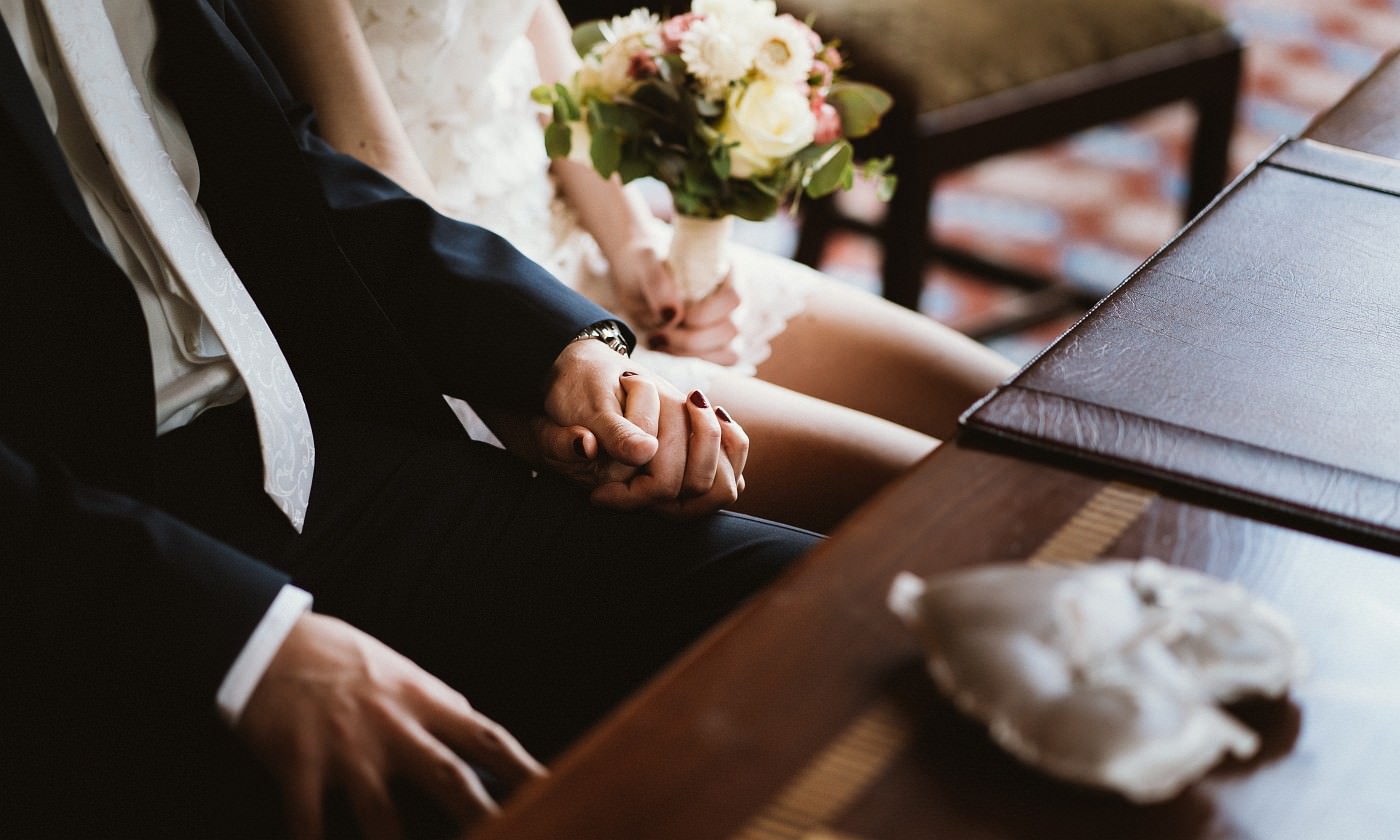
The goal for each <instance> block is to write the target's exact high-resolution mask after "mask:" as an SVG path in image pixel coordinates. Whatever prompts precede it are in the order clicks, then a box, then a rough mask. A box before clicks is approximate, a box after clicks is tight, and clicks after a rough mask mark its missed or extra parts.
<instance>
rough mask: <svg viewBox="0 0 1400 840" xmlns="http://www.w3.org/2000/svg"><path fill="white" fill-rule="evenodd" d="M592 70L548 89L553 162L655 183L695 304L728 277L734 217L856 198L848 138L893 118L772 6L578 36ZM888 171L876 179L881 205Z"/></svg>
mask: <svg viewBox="0 0 1400 840" xmlns="http://www.w3.org/2000/svg"><path fill="white" fill-rule="evenodd" d="M574 45H575V47H576V48H577V49H578V51H579V54H580V56H581V57H582V59H583V64H582V66H581V67H580V68H579V70H578V72H577V73H575V74H574V76H573V78H572V79H571V80H570V81H569V83H568V84H555V85H553V86H548V85H542V86H540V87H538V88H536V89H535V90H534V92H533V96H534V99H535V101H536V102H539V103H540V104H542V105H546V106H549V107H550V108H551V109H552V112H553V118H552V119H551V121H550V122H549V124H548V126H547V127H546V129H545V147H546V149H547V151H548V153H549V155H550V157H551V158H559V157H565V156H570V155H572V156H575V157H577V158H584V156H585V155H586V159H587V160H589V161H591V162H592V164H593V166H594V168H596V169H597V170H598V172H599V173H601V174H602V175H604V176H611V175H612V174H613V173H617V174H618V176H619V177H620V178H621V179H622V181H623V182H624V183H626V182H628V181H632V180H634V179H636V178H642V177H652V178H656V179H657V180H659V181H661V182H662V183H664V184H665V185H666V186H667V187H668V188H669V189H670V192H671V198H672V200H673V203H674V206H675V209H676V212H677V214H678V216H679V218H677V219H676V224H675V225H674V226H673V227H674V231H675V234H674V238H673V241H672V246H671V252H670V257H669V260H670V262H671V267H672V271H673V272H674V273H675V274H676V276H677V280H678V281H680V282H681V283H682V284H683V285H684V286H686V288H687V291H688V293H689V294H690V296H691V298H692V299H698V298H700V297H703V296H704V295H705V294H706V293H707V292H708V291H709V289H710V288H712V287H713V286H714V284H715V283H717V282H718V281H719V280H720V279H721V278H722V276H723V274H724V272H725V270H727V269H726V265H725V261H724V258H723V248H724V241H725V238H726V236H727V230H728V223H729V220H730V218H731V217H732V216H738V217H740V218H744V219H751V220H755V221H759V220H763V219H766V218H768V217H769V216H772V215H773V214H774V213H775V212H777V210H778V208H779V206H780V205H782V204H784V203H787V202H796V201H797V200H798V199H799V197H800V196H802V195H806V196H808V197H810V198H818V197H820V196H823V195H827V194H828V193H831V192H833V191H835V190H836V189H838V188H849V187H850V186H851V184H852V182H853V179H854V176H855V170H856V167H855V164H854V157H853V150H852V147H851V144H850V142H849V138H853V137H860V136H862V135H865V134H868V133H869V132H870V131H872V130H874V129H875V127H876V126H877V125H878V124H879V120H880V117H881V115H883V114H884V112H885V111H887V110H888V109H889V107H890V104H891V100H890V97H889V95H888V94H887V93H885V92H884V91H883V90H880V89H879V88H877V87H874V86H872V85H867V84H859V83H854V82H849V81H844V80H842V79H841V78H840V71H841V69H842V66H843V59H842V56H841V54H840V52H839V51H838V50H837V45H836V44H835V43H834V42H831V43H826V42H823V41H822V39H821V38H820V37H819V36H818V35H817V34H816V33H815V32H813V31H812V29H811V27H809V26H808V25H807V24H806V23H803V22H802V21H800V20H797V19H795V18H793V17H792V16H791V15H779V14H777V12H776V9H775V7H774V3H773V0H694V5H693V7H692V9H691V11H689V12H687V13H685V14H680V15H676V16H673V17H670V18H667V19H664V20H663V19H661V18H658V17H657V16H656V15H654V14H652V13H651V12H649V11H647V10H645V9H637V10H635V11H633V12H632V13H631V14H630V15H627V16H626V17H615V18H613V19H612V20H610V21H593V22H590V23H586V24H583V25H581V26H579V27H578V28H577V29H575V30H574ZM889 166H890V161H889V159H887V158H886V159H881V160H877V161H871V162H869V163H867V164H865V166H864V172H865V175H866V176H867V177H870V178H872V179H874V180H875V182H876V186H877V190H878V192H879V193H880V196H881V198H882V199H883V198H888V196H889V194H890V192H891V191H892V190H893V188H894V178H893V176H891V175H890V174H888V169H889Z"/></svg>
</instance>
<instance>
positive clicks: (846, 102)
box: [826, 82, 894, 137]
mask: <svg viewBox="0 0 1400 840" xmlns="http://www.w3.org/2000/svg"><path fill="white" fill-rule="evenodd" d="M826 101H827V102H828V103H830V104H831V107H833V108H835V109H836V113H837V114H839V115H840V117H841V133H842V134H843V135H845V136H846V137H864V136H865V135H867V134H869V133H870V132H872V131H874V130H875V128H876V127H877V126H879V125H880V117H882V116H883V115H884V113H885V112H886V111H888V110H889V109H890V106H891V105H893V104H894V100H893V99H891V98H890V95H889V94H888V93H885V92H884V91H883V90H881V89H880V88H877V87H875V86H874V85H867V84H864V83H862V82H837V83H835V84H833V85H832V86H831V92H830V93H828V94H827V95H826Z"/></svg>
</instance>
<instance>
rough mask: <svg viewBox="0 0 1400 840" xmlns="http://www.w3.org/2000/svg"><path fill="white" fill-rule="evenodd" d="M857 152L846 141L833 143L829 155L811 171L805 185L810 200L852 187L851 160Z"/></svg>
mask: <svg viewBox="0 0 1400 840" xmlns="http://www.w3.org/2000/svg"><path fill="white" fill-rule="evenodd" d="M854 155H855V150H854V149H852V148H851V144H850V143H847V142H846V141H844V140H840V141H837V142H836V143H833V144H832V146H831V148H830V149H829V150H828V153H827V154H826V155H825V156H824V157H823V158H822V159H821V160H820V161H818V163H817V164H816V166H815V168H814V169H812V170H811V172H810V173H809V175H808V177H807V179H806V185H805V191H806V193H807V196H808V197H809V198H821V197H822V196H824V195H829V194H831V193H833V192H835V191H836V190H837V188H838V187H845V188H847V189H849V188H850V186H851V177H852V172H851V169H852V167H851V160H852V158H853V157H854Z"/></svg>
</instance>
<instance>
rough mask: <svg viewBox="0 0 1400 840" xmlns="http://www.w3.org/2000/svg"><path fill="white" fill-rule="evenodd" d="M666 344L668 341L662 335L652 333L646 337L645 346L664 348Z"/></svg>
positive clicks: (655, 348)
mask: <svg viewBox="0 0 1400 840" xmlns="http://www.w3.org/2000/svg"><path fill="white" fill-rule="evenodd" d="M667 344H670V342H669V341H667V340H666V336H664V335H654V336H652V337H651V338H648V339H647V346H648V347H650V348H651V349H653V350H665V349H666V345H667Z"/></svg>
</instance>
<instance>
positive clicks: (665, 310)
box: [661, 306, 676, 324]
mask: <svg viewBox="0 0 1400 840" xmlns="http://www.w3.org/2000/svg"><path fill="white" fill-rule="evenodd" d="M674 320H676V308H675V307H674V306H663V307H661V323H663V324H669V323H671V322H672V321H674Z"/></svg>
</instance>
